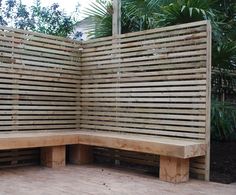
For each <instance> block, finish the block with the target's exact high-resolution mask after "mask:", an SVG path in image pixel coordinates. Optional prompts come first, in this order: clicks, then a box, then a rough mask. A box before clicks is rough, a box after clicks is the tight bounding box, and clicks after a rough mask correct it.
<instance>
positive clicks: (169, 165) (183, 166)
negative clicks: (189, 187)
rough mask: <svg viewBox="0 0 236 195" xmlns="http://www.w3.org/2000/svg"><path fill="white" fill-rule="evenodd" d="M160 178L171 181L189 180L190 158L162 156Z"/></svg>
mask: <svg viewBox="0 0 236 195" xmlns="http://www.w3.org/2000/svg"><path fill="white" fill-rule="evenodd" d="M160 180H162V181H167V182H171V183H180V182H186V181H188V180H189V159H181V158H174V157H168V156H160Z"/></svg>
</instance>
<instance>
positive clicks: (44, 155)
mask: <svg viewBox="0 0 236 195" xmlns="http://www.w3.org/2000/svg"><path fill="white" fill-rule="evenodd" d="M65 151H66V150H65V146H52V147H44V148H41V164H42V165H43V166H46V167H50V168H59V167H64V166H65V164H66V160H65V156H66V155H65V153H66V152H65Z"/></svg>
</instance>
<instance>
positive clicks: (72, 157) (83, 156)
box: [69, 144, 93, 165]
mask: <svg viewBox="0 0 236 195" xmlns="http://www.w3.org/2000/svg"><path fill="white" fill-rule="evenodd" d="M69 162H70V163H72V164H77V165H81V164H89V163H92V162H93V153H92V147H91V146H87V145H79V144H78V145H70V146H69Z"/></svg>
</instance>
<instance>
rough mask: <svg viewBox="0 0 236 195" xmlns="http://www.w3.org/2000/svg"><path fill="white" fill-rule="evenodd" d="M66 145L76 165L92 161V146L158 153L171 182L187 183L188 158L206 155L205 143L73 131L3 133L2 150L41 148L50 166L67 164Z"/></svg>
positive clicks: (164, 176)
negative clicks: (68, 146)
mask: <svg viewBox="0 0 236 195" xmlns="http://www.w3.org/2000/svg"><path fill="white" fill-rule="evenodd" d="M66 145H71V146H70V150H71V154H70V160H71V161H72V162H74V163H77V164H83V163H88V162H90V160H91V159H92V157H91V151H90V146H100V147H109V148H114V149H122V150H128V151H135V152H144V153H150V154H158V155H160V179H161V180H164V181H170V182H183V181H187V180H188V177H189V158H192V157H197V156H203V155H205V154H206V147H205V144H204V142H203V141H196V140H186V139H185V140H184V139H178V138H167V137H157V136H150V135H148V136H147V135H131V134H124V133H114V132H99V131H97V132H94V131H74V130H72V131H68V130H67V131H46V132H45V131H34V132H11V133H1V134H0V150H5V149H20V148H35V147H41V148H42V152H41V161H42V164H43V165H45V166H48V167H60V166H64V165H65V146H66Z"/></svg>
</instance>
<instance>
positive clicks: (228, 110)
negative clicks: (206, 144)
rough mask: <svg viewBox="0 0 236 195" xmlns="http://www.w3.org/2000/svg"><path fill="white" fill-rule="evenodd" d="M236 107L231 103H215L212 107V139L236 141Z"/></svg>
mask: <svg viewBox="0 0 236 195" xmlns="http://www.w3.org/2000/svg"><path fill="white" fill-rule="evenodd" d="M235 127H236V107H235V106H234V105H232V103H229V102H220V101H213V102H212V107H211V131H212V138H213V139H216V140H224V141H225V140H233V139H236V131H235Z"/></svg>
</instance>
